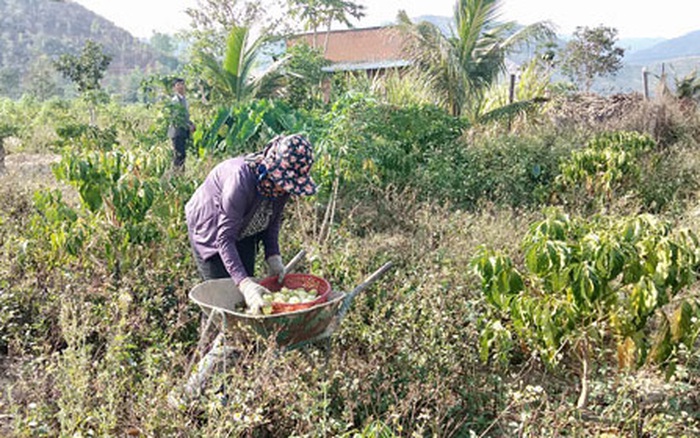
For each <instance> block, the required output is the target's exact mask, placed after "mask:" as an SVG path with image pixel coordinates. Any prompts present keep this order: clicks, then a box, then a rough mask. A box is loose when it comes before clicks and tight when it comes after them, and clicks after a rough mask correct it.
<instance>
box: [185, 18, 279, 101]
mask: <svg viewBox="0 0 700 438" xmlns="http://www.w3.org/2000/svg"><path fill="white" fill-rule="evenodd" d="M269 42H271V40H270V38H268V37H267V36H265V35H261V36H260V37H258V38H257V39H255V40H254V41H252V42H251V41H250V28H248V27H245V26H234V27H233V28H232V29H231V32H230V33H229V35H228V38H227V40H226V52H225V54H224V59H223V60H222V61H221V62H220V61H219V60H218V59H216V58H215V57H214V56H213V55H211V54H209V53H205V52H200V53H199V58H200V60H201V63H202V66H203V67H204V74H205V75H206V77H207V79H208V81H209V83H210V85H211V87H212V89H213V91H214V93H215V94H216V99H217V100H219V101H222V102H231V101H235V102H243V101H247V100H250V99H253V98H262V97H272V96H274V95H275V93H277V92H278V91H279V90H280V89H281V86H282V79H283V74H282V70H281V69H282V66H283V65H284V64H285V62H286V58H285V57H283V58H281V59H279V60H277V61H275V62H273V63H272V64H271V65H270V66H269V67H268V68H267V69H265V70H264V71H262V72H261V73H259V74H257V75H256V74H254V69H255V68H256V67H257V66H258V64H257V63H258V61H259V57H260V54H261V52H262V50H263V48H264V47H265V45H266V44H267V43H269Z"/></svg>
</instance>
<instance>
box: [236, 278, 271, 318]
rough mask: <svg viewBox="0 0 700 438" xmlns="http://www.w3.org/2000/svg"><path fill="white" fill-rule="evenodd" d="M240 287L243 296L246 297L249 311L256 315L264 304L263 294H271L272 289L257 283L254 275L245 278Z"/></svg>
mask: <svg viewBox="0 0 700 438" xmlns="http://www.w3.org/2000/svg"><path fill="white" fill-rule="evenodd" d="M238 288H239V289H240V290H241V293H242V294H243V298H245V303H246V305H247V306H248V311H249V312H250V313H252V314H254V315H257V314H259V313H260V308H261V307H262V306H263V304H264V302H263V299H262V296H263V294H269V293H270V291H269V290H267V288H265V287H264V286H260V285H259V284H258V283H256V282H255V280H253V278H252V277H246V278H244V279H243V281H241V282H240V284H239V285H238Z"/></svg>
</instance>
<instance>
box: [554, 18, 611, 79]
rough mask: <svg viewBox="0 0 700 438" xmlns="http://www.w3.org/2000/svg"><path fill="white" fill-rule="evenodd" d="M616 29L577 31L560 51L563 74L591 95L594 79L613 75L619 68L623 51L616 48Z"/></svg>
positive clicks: (598, 28) (585, 28) (604, 28)
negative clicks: (581, 85)
mask: <svg viewBox="0 0 700 438" xmlns="http://www.w3.org/2000/svg"><path fill="white" fill-rule="evenodd" d="M616 42H617V29H615V28H612V27H606V26H598V27H595V28H589V27H581V26H579V27H577V28H576V30H575V31H574V34H573V37H572V39H571V40H570V41H569V42H568V43H567V44H566V46H565V47H564V49H563V54H562V56H561V58H562V59H563V61H562V66H561V68H562V71H563V72H564V74H566V75H567V76H568V77H569V78H571V80H573V81H575V82H577V83H581V82H582V83H583V88H584V90H585V91H590V89H591V86H592V85H593V80H594V79H595V78H596V77H604V76H607V75H614V74H615V73H617V72H618V70H620V69H621V68H622V58H623V57H624V56H625V49H622V48H620V47H616V46H615V44H616Z"/></svg>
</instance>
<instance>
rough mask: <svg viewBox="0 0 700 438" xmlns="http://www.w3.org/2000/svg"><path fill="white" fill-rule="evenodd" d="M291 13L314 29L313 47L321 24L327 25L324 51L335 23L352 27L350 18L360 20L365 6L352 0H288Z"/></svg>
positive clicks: (310, 29) (311, 29) (305, 27)
mask: <svg viewBox="0 0 700 438" xmlns="http://www.w3.org/2000/svg"><path fill="white" fill-rule="evenodd" d="M288 6H289V9H290V14H291V15H292V16H293V17H295V18H297V19H299V20H301V21H302V22H303V23H304V29H305V30H307V31H313V34H314V36H313V47H316V46H317V44H316V36H317V34H318V29H319V28H320V27H321V26H325V27H326V38H325V42H324V52H325V50H326V49H327V47H328V35H329V34H330V31H331V26H332V25H333V23H340V24H344V25H345V26H347V27H352V23H351V22H350V18H351V17H352V18H355V19H357V20H359V19H360V18H362V17H364V16H365V12H364V10H365V7H364V6H363V5H361V4H359V3H356V2H353V1H350V0H288Z"/></svg>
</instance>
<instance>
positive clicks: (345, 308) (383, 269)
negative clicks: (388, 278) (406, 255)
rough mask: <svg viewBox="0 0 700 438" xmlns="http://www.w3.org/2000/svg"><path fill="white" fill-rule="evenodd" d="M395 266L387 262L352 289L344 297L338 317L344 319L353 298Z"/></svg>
mask: <svg viewBox="0 0 700 438" xmlns="http://www.w3.org/2000/svg"><path fill="white" fill-rule="evenodd" d="M392 266H394V264H393V263H392V262H386V263H385V264H384V266H382V267H381V268H379V269H377V270H376V271H375V272H374V273H373V274H372V275H370V276H369V277H367V279H366V280H365V281H363V282H362V283H360V284H359V285H358V286H357V287H356V288H355V289H353V290H352V292H350V293H349V294H347V295H346V296H345V298H344V299H343V305H342V306H341V307H340V310H339V311H338V314H337V316H336V319H337V320H338V321H340V320H341V319H343V317H344V316H345V314H346V313H347V311H348V309H349V308H350V305H351V304H352V300H354V299H355V296H356V295H357V294H359V293H360V292H362V291H363V290H365V289H367V288H368V287H370V286H371V285H372V284H373V283H374V282H375V281H377V280H378V279H379V277H381V276H382V275H384V274H385V273H386V271H388V270H389V269H391V267H392Z"/></svg>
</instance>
